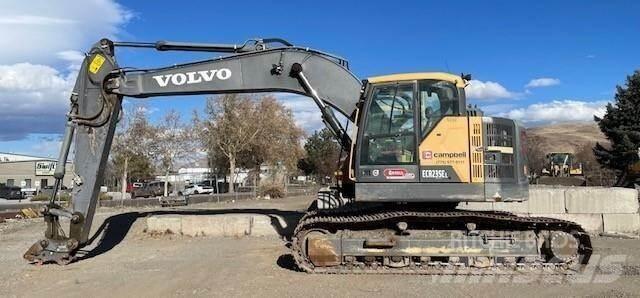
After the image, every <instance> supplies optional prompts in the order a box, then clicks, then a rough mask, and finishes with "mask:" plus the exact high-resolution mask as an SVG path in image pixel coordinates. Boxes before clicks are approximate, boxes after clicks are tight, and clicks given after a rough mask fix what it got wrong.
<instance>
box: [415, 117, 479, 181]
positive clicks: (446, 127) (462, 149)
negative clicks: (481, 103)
mask: <svg viewBox="0 0 640 298" xmlns="http://www.w3.org/2000/svg"><path fill="white" fill-rule="evenodd" d="M419 149H420V165H421V166H443V165H449V166H452V167H453V170H454V171H455V172H456V175H458V177H459V178H460V182H467V183H468V182H470V178H469V160H470V154H469V152H468V151H469V126H468V123H467V117H466V116H447V117H444V118H442V120H440V122H438V124H437V125H436V126H435V127H434V128H433V130H431V132H429V135H428V136H427V138H426V139H425V140H424V141H423V142H422V143H421V144H420V147H419ZM426 151H431V155H430V156H431V158H425V157H428V156H429V155H428V154H424V152H426ZM442 153H465V154H464V157H438V156H437V155H440V154H442Z"/></svg>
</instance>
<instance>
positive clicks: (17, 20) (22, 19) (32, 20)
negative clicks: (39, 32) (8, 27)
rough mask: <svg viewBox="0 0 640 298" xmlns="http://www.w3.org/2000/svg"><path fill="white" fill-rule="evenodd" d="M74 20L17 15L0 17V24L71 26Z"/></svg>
mask: <svg viewBox="0 0 640 298" xmlns="http://www.w3.org/2000/svg"><path fill="white" fill-rule="evenodd" d="M73 23H75V21H74V20H70V19H63V18H52V17H45V16H35V15H19V16H3V17H0V24H13V25H57V24H73Z"/></svg>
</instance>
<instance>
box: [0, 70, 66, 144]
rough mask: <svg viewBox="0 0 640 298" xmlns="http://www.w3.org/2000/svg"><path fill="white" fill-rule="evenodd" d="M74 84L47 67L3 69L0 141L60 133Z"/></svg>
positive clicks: (0, 73)
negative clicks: (31, 135)
mask: <svg viewBox="0 0 640 298" xmlns="http://www.w3.org/2000/svg"><path fill="white" fill-rule="evenodd" d="M74 80H75V74H68V75H64V74H62V73H60V72H59V71H57V70H56V69H54V68H52V67H49V66H46V65H35V64H30V63H18V64H13V65H0V127H2V128H3V129H2V131H0V140H8V139H9V140H11V139H20V138H24V137H25V136H27V135H28V134H29V133H60V132H61V131H62V128H63V127H64V114H65V113H66V112H67V109H68V106H69V100H68V98H69V94H70V92H71V89H72V88H73V84H74Z"/></svg>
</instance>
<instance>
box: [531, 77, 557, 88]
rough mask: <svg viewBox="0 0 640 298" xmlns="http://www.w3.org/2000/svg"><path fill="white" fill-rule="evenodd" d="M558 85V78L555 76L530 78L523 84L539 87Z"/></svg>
mask: <svg viewBox="0 0 640 298" xmlns="http://www.w3.org/2000/svg"><path fill="white" fill-rule="evenodd" d="M555 85H560V80H559V79H556V78H537V79H532V80H531V81H529V83H527V85H525V86H524V87H525V88H539V87H549V86H555Z"/></svg>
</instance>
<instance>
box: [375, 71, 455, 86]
mask: <svg viewBox="0 0 640 298" xmlns="http://www.w3.org/2000/svg"><path fill="white" fill-rule="evenodd" d="M414 80H441V81H448V82H452V83H454V84H456V87H458V88H464V87H465V85H466V82H465V81H464V80H463V79H462V78H461V77H460V76H459V75H454V74H450V73H445V72H415V73H400V74H390V75H384V76H378V77H371V78H369V79H368V81H369V83H371V84H376V83H389V82H397V81H414Z"/></svg>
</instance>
